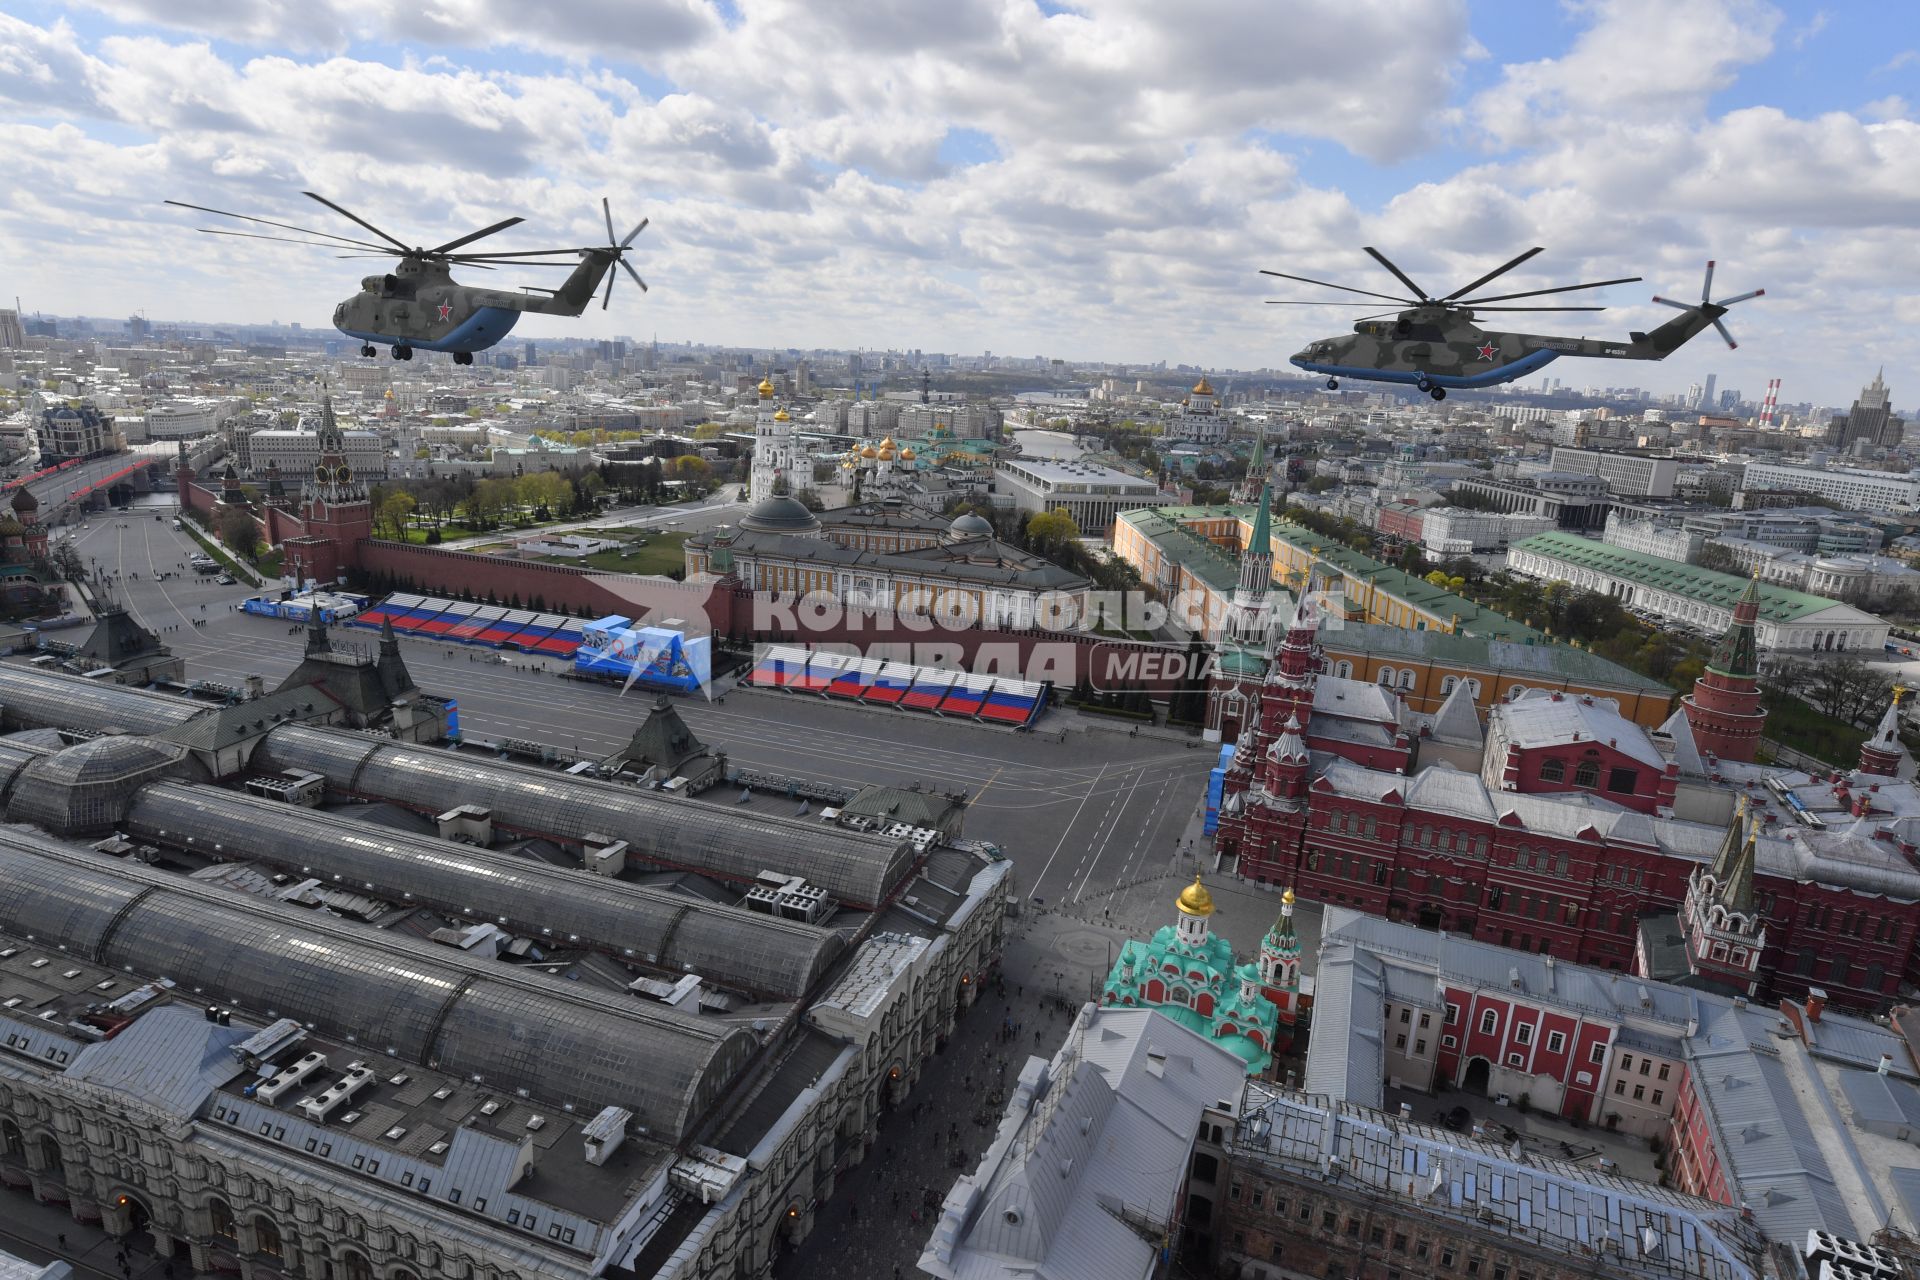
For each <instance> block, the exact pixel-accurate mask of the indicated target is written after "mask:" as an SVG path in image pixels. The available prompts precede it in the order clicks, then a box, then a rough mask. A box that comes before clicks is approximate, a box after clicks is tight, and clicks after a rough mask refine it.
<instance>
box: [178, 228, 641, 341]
mask: <svg viewBox="0 0 1920 1280" xmlns="http://www.w3.org/2000/svg"><path fill="white" fill-rule="evenodd" d="M302 194H304V195H306V196H307V197H308V198H310V199H313V200H317V201H319V202H320V203H321V204H323V205H325V206H327V208H329V209H331V210H333V211H334V212H335V213H337V214H340V215H341V216H342V217H344V218H348V219H350V220H352V221H354V222H357V223H359V224H360V225H361V226H363V227H365V228H366V229H367V230H368V231H371V232H372V233H373V234H374V235H376V236H378V237H379V238H380V239H382V240H384V241H386V243H385V244H375V243H373V242H372V241H370V240H355V239H352V238H350V237H347V236H339V235H334V234H333V233H332V232H329V231H313V230H310V229H309V228H306V227H298V226H294V225H293V224H292V223H287V222H274V221H272V220H270V219H267V218H255V217H252V216H251V215H248V214H244V213H229V212H227V211H226V210H225V209H209V208H207V207H206V206H205V205H198V204H187V203H185V202H184V201H180V200H169V201H167V202H166V203H168V204H170V205H176V206H178V207H180V208H182V209H196V210H198V211H199V212H201V213H214V214H218V215H220V216H221V217H223V218H237V219H239V220H240V221H242V222H257V223H259V224H261V225H263V226H268V227H278V228H280V229H281V230H283V231H298V232H299V233H300V234H301V235H303V236H307V237H309V239H306V240H294V239H291V238H290V237H288V236H273V235H261V234H259V233H257V232H251V231H218V230H215V229H213V228H211V227H199V228H196V229H197V230H199V231H204V232H206V233H207V234H208V235H215V236H241V237H244V238H246V239H250V240H280V241H285V242H286V243H289V244H305V245H312V246H314V247H316V248H321V249H339V248H342V247H351V248H353V249H355V250H356V251H357V252H353V253H342V254H340V255H339V256H340V257H342V258H385V257H394V258H398V259H400V263H399V265H398V266H396V267H394V269H393V270H392V271H389V272H386V273H385V274H383V275H377V276H367V277H366V278H365V279H363V280H362V281H361V282H360V292H359V293H356V294H354V295H353V296H352V297H351V298H348V299H346V300H345V301H344V302H342V303H340V304H339V305H338V306H336V307H335V308H334V309H333V324H334V327H335V328H336V329H338V330H340V332H342V333H344V334H346V335H347V336H348V337H349V338H358V339H359V340H360V354H361V355H363V356H371V355H377V354H379V353H378V350H377V349H376V347H375V346H374V344H375V343H385V344H387V345H388V346H389V347H390V348H391V349H392V353H393V358H394V359H395V360H411V359H413V352H414V349H415V348H416V347H417V348H419V349H420V350H422V351H445V352H448V353H450V354H451V355H452V356H453V361H454V363H455V364H472V363H473V353H474V352H476V351H484V350H486V349H487V348H488V347H491V346H493V345H494V344H495V343H496V342H499V341H500V340H501V339H503V338H505V337H506V336H507V335H508V334H509V333H511V332H513V326H514V324H515V323H516V322H517V321H518V320H519V319H520V317H521V315H522V314H524V313H526V312H529V311H532V312H537V313H539V314H542V315H553V316H577V315H579V314H581V313H582V312H584V311H585V310H586V309H587V304H588V303H590V302H592V301H593V295H594V294H595V293H596V292H598V291H599V288H600V280H601V277H603V276H604V277H606V281H607V291H606V295H605V296H604V297H603V298H602V299H601V300H600V308H601V310H603V311H604V310H605V309H606V307H607V304H608V303H609V302H611V301H612V300H613V275H612V271H613V268H614V266H615V265H616V264H617V265H618V266H619V267H620V268H621V270H623V271H625V272H626V273H627V274H628V275H630V276H632V277H633V282H634V283H635V284H637V285H639V286H640V289H641V292H643V293H644V292H645V291H646V288H647V282H646V281H645V280H642V279H641V278H640V273H639V272H637V271H635V270H634V269H633V267H632V265H631V264H629V263H628V262H627V260H626V254H627V253H628V251H629V246H631V245H632V244H633V240H634V237H635V236H637V235H639V234H640V233H641V232H642V231H644V230H646V228H647V222H648V219H646V218H642V219H640V221H639V223H638V225H636V226H635V227H634V229H633V230H631V231H629V232H627V234H626V238H625V239H623V240H617V241H616V240H615V239H614V238H613V236H614V232H613V209H612V206H610V205H609V204H608V203H607V201H606V200H605V199H604V198H603V199H602V200H601V201H600V211H601V213H602V214H603V215H605V217H606V220H607V243H606V244H604V245H588V246H585V247H582V248H577V249H521V250H503V251H501V252H499V253H456V252H455V250H457V249H459V248H460V247H461V246H463V245H469V244H472V243H473V242H474V241H476V240H479V239H481V238H483V237H485V236H490V235H492V234H493V233H494V232H496V231H504V230H506V229H507V228H508V227H511V226H515V225H517V224H519V223H521V222H524V221H525V219H524V218H507V219H504V220H503V221H500V222H496V223H494V224H493V225H492V226H490V227H486V228H483V229H482V230H479V231H475V232H473V233H472V234H471V235H464V236H461V237H460V238H459V239H457V240H449V241H447V242H446V243H445V244H443V245H437V246H435V247H434V248H431V249H425V248H418V247H409V246H408V245H406V244H403V243H402V242H401V241H399V240H397V239H395V238H394V237H392V236H390V235H388V234H387V233H386V232H384V231H382V230H381V229H380V228H378V227H376V226H374V225H373V224H372V223H371V222H368V221H367V220H366V219H365V218H362V217H361V216H360V215H358V214H356V213H352V212H349V211H348V210H346V209H343V208H341V207H340V206H339V205H337V204H335V203H334V202H333V201H331V200H329V199H327V198H326V197H325V196H318V195H315V194H314V193H313V192H311V191H307V192H303V193H302ZM569 258H578V259H579V263H578V265H577V266H575V267H574V268H573V271H572V273H571V274H569V275H568V276H567V278H566V280H565V281H563V282H562V283H561V285H560V287H559V288H558V289H542V288H539V287H537V286H534V285H524V286H522V287H521V289H520V291H519V292H514V291H511V290H506V289H483V288H479V287H477V286H474V285H464V284H461V283H459V282H458V281H456V280H455V279H454V278H453V275H452V268H453V267H455V266H460V267H471V268H476V269H481V270H488V271H491V270H494V269H495V268H497V267H502V266H520V267H562V266H566V265H567V261H566V260H567V259H569Z"/></svg>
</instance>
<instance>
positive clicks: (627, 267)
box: [620, 258, 647, 293]
mask: <svg viewBox="0 0 1920 1280" xmlns="http://www.w3.org/2000/svg"><path fill="white" fill-rule="evenodd" d="M620 269H621V270H623V271H625V272H626V273H627V274H628V275H630V276H632V277H633V282H634V283H635V284H637V285H639V286H640V292H642V293H646V292H647V282H646V281H645V280H642V279H641V278H640V273H639V272H638V271H635V270H634V269H633V264H632V263H630V262H628V261H627V260H626V259H625V258H622V259H620Z"/></svg>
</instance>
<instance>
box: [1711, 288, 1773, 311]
mask: <svg viewBox="0 0 1920 1280" xmlns="http://www.w3.org/2000/svg"><path fill="white" fill-rule="evenodd" d="M1766 296H1767V291H1766V290H1765V289H1755V290H1753V291H1752V292H1751V293H1737V294H1735V295H1734V296H1733V297H1731V298H1722V299H1720V301H1718V302H1716V303H1714V304H1713V305H1714V306H1716V307H1730V306H1732V305H1733V304H1734V303H1736V302H1745V301H1747V300H1748V299H1749V298H1764V297H1766Z"/></svg>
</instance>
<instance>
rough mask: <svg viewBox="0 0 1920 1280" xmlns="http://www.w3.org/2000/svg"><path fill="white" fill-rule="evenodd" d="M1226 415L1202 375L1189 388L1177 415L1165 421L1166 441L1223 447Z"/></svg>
mask: <svg viewBox="0 0 1920 1280" xmlns="http://www.w3.org/2000/svg"><path fill="white" fill-rule="evenodd" d="M1227 427H1228V423H1227V415H1226V412H1225V410H1224V406H1223V405H1222V403H1221V398H1220V396H1219V395H1218V394H1217V393H1216V392H1215V391H1214V389H1213V384H1212V383H1211V382H1208V381H1207V378H1206V375H1205V374H1202V375H1200V381H1198V382H1196V383H1194V384H1193V390H1192V391H1189V392H1188V393H1187V395H1186V398H1185V399H1183V400H1182V401H1181V402H1180V412H1178V413H1176V414H1174V415H1173V416H1172V417H1170V418H1168V419H1167V427H1166V438H1167V439H1168V440H1169V441H1172V440H1185V441H1189V442H1191V443H1193V444H1206V445H1223V444H1225V443H1226V442H1227Z"/></svg>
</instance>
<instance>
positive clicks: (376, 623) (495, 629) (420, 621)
mask: <svg viewBox="0 0 1920 1280" xmlns="http://www.w3.org/2000/svg"><path fill="white" fill-rule="evenodd" d="M387 622H392V623H393V629H394V630H395V631H397V632H400V633H401V634H403V635H415V636H424V637H426V638H428V639H433V640H453V641H458V642H459V643H461V644H477V645H485V646H487V647H488V648H506V647H508V646H512V647H515V648H518V649H521V650H523V651H525V652H527V653H548V654H554V655H556V656H559V657H563V658H571V657H572V656H573V654H574V650H576V649H578V648H579V647H580V640H581V635H580V624H579V622H578V620H576V619H573V618H568V617H565V616H563V615H561V614H557V613H533V612H531V611H529V610H524V609H506V608H502V607H501V606H499V605H475V604H464V603H461V602H459V601H455V600H442V599H438V598H436V597H433V596H420V595H413V594H410V593H407V592H400V591H396V592H394V593H393V594H392V595H390V596H388V597H387V598H386V599H385V600H383V601H381V602H380V603H379V604H377V605H373V606H371V607H369V608H366V609H363V610H361V611H360V612H359V613H358V614H356V615H355V616H354V617H353V618H351V619H349V620H348V622H347V625H348V626H350V627H361V628H365V629H366V630H370V631H378V630H379V629H380V628H381V626H382V625H383V624H385V623H387Z"/></svg>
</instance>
